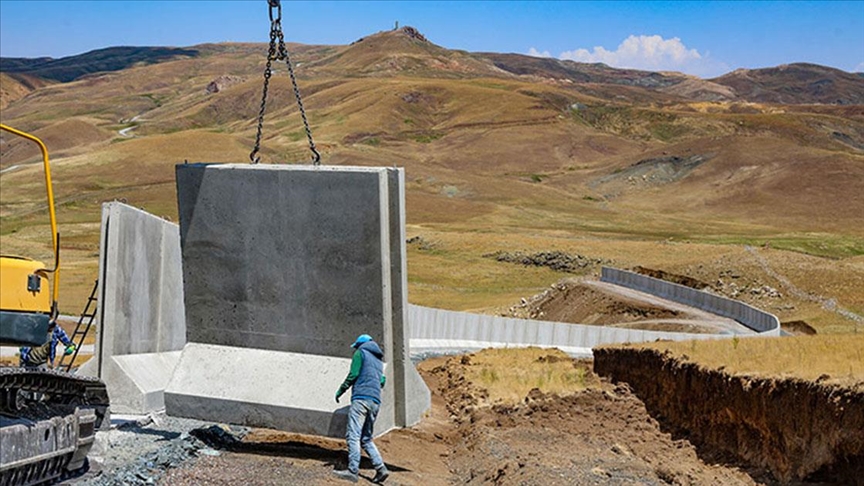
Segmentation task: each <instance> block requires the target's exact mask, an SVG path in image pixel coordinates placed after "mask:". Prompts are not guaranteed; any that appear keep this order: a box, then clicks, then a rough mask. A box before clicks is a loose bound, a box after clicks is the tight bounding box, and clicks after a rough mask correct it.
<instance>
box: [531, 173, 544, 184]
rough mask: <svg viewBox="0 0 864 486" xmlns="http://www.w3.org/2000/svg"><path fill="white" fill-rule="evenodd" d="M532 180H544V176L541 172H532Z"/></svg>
mask: <svg viewBox="0 0 864 486" xmlns="http://www.w3.org/2000/svg"><path fill="white" fill-rule="evenodd" d="M531 182H538V183H539V182H543V176H542V175H540V174H531Z"/></svg>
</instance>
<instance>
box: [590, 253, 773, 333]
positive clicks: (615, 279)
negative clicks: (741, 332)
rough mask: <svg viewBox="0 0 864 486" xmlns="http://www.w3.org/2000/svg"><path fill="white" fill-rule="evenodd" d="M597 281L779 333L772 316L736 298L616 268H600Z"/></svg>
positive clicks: (756, 329) (762, 331)
mask: <svg viewBox="0 0 864 486" xmlns="http://www.w3.org/2000/svg"><path fill="white" fill-rule="evenodd" d="M600 280H602V281H603V282H608V283H611V284H615V285H620V286H622V287H627V288H630V289H633V290H638V291H640V292H645V293H648V294H651V295H656V296H658V297H663V298H664V299H668V300H671V301H674V302H678V303H680V304H684V305H689V306H691V307H696V308H697V309H702V310H704V311H707V312H711V313H712V314H717V315H718V316H723V317H728V318H730V319H735V320H736V321H738V322H740V323H741V324H744V325H745V326H747V327H749V328H750V329H753V330H754V331H756V332H758V333H760V334H761V335H763V336H779V335H780V321H779V320H778V319H777V317H776V316H774V315H773V314H769V313H767V312H765V311H763V310H759V309H757V308H755V307H753V306H749V305H747V304H745V303H743V302H739V301H737V300H732V299H727V298H726V297H721V296H719V295H714V294H709V293H707V292H702V291H700V290H696V289H692V288H690V287H685V286H683V285H678V284H675V283H672V282H666V281H665V280H660V279H656V278H653V277H648V276H646V275H640V274H638V273H634V272H628V271H626V270H619V269H617V268H609V267H603V269H602V274H601V278H600Z"/></svg>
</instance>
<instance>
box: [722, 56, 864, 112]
mask: <svg viewBox="0 0 864 486" xmlns="http://www.w3.org/2000/svg"><path fill="white" fill-rule="evenodd" d="M711 81H712V82H714V83H717V84H722V85H724V86H729V87H731V88H732V89H734V90H735V92H736V93H738V95H739V96H741V97H742V98H744V99H746V100H748V101H757V102H765V103H781V104H797V103H825V104H834V105H861V104H864V78H862V77H861V76H859V75H857V74H852V73H847V72H845V71H841V70H839V69H833V68H829V67H825V66H818V65H815V64H805V63H796V64H784V65H782V66H777V67H773V68H764V69H738V70H735V71H733V72H731V73H729V74H725V75H723V76H720V77H719V78H714V79H712V80H711Z"/></svg>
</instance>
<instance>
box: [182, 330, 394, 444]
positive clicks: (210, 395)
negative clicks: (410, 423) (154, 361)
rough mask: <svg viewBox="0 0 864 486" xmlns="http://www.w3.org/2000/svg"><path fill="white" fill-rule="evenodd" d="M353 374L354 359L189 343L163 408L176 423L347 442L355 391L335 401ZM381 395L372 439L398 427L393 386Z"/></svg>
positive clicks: (386, 388)
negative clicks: (260, 429) (195, 421)
mask: <svg viewBox="0 0 864 486" xmlns="http://www.w3.org/2000/svg"><path fill="white" fill-rule="evenodd" d="M346 347H347V346H346ZM349 350H350V348H349ZM347 354H350V353H347ZM350 367H351V360H350V359H349V358H336V357H332V356H320V355H312V354H301V353H286V352H279V351H271V350H265V349H252V348H237V347H231V346H218V345H213V344H199V343H189V344H187V345H186V347H185V348H184V349H183V353H182V355H181V357H180V363H179V364H178V366H177V369H176V371H175V373H174V376H173V377H172V378H171V382H170V383H169V384H168V387H167V389H166V390H165V407H166V411H167V413H168V414H169V415H171V416H175V417H187V418H195V419H201V420H208V421H217V422H225V423H231V424H238V425H246V426H250V427H267V428H273V429H279V430H286V431H291V432H298V433H303V434H313V435H322V436H328V437H344V436H345V427H346V424H347V416H348V415H347V414H348V408H349V406H350V404H351V397H350V391H349V393H347V394H345V395H344V396H343V397H342V400H341V403H336V401H335V400H334V395H335V393H336V390H337V389H338V388H339V385H340V384H341V383H342V381H343V380H344V379H345V376H346V375H347V374H348V370H349V369H350ZM390 368H391V367H388V369H386V370H385V374H387V375H390V374H391V372H392V370H391V369H390ZM388 378H392V377H388ZM389 382H390V379H388V383H389ZM382 394H383V396H382V399H383V403H382V407H381V410H380V411H379V414H378V420H377V421H376V426H375V435H380V434H383V433H384V432H387V431H388V430H390V429H392V428H394V412H393V391H392V387H385V388H384V390H383V391H382Z"/></svg>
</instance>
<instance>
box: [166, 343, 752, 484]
mask: <svg viewBox="0 0 864 486" xmlns="http://www.w3.org/2000/svg"><path fill="white" fill-rule="evenodd" d="M514 352H518V351H514ZM553 358H556V359H560V358H558V357H557V356H554V357H553ZM565 359H567V358H565ZM471 366H474V365H473V364H472V360H471V359H470V357H444V358H433V359H430V360H427V361H425V362H423V363H421V364H420V366H419V368H420V371H421V374H422V376H423V378H424V380H426V382H427V384H428V385H429V387H430V389H431V390H432V393H433V395H432V397H433V400H432V410H431V411H430V412H429V413H428V414H427V416H426V417H425V418H424V419H423V421H422V422H421V423H420V424H418V425H417V426H415V427H413V428H410V429H405V430H396V431H392V432H390V433H388V434H386V435H384V436H383V437H381V438H379V439H376V443H377V445H378V446H379V449H380V450H381V451H382V454H383V456H384V458H385V461H386V462H387V464H388V467H389V468H390V469H391V471H392V475H391V477H390V479H389V480H388V482H387V484H394V485H396V484H403V485H421V484H422V485H436V484H441V485H445V484H499V485H505V484H532V485H533V484H537V485H540V484H542V485H556V484H561V485H564V484H568V485H569V484H645V485H665V484H705V485H713V484H733V485H734V484H746V485H749V484H756V483H755V482H754V480H753V479H751V478H750V477H749V476H748V475H747V474H745V473H744V472H742V471H741V470H739V469H737V468H735V467H727V466H723V465H717V464H709V463H706V462H704V461H703V460H702V459H700V458H699V456H698V454H697V451H696V449H695V448H694V447H693V445H691V444H690V443H689V442H688V441H687V440H685V439H673V438H672V437H671V436H670V435H669V434H668V433H666V432H663V431H662V430H661V428H660V426H659V425H658V423H657V422H656V421H655V420H654V419H653V418H651V416H650V415H649V414H648V412H647V411H646V409H645V406H644V405H643V403H642V402H641V401H640V400H639V399H638V398H637V397H636V396H635V395H634V394H633V393H632V392H631V391H630V389H629V387H627V386H626V385H618V386H614V385H611V384H610V383H608V382H600V381H599V380H597V378H596V376H595V377H593V380H591V383H593V385H591V386H589V388H588V389H584V390H581V391H576V392H574V393H571V394H566V395H564V396H559V395H555V394H546V393H544V392H542V391H540V390H539V389H534V390H532V391H531V392H530V393H529V394H528V396H526V397H524V399H523V400H521V401H520V402H519V403H509V404H507V403H497V404H492V403H489V399H488V394H487V393H486V392H485V390H484V389H482V388H481V387H479V386H478V385H476V384H475V383H472V382H471V381H469V380H468V379H467V378H466V376H467V375H468V371H469V368H470V367H471ZM574 367H586V368H587V367H590V363H588V362H584V361H582V362H580V361H574ZM343 444H344V443H343V442H342V441H339V440H332V439H321V438H315V437H308V436H301V435H297V434H284V433H280V432H272V431H253V432H252V433H250V434H249V435H247V436H246V438H245V439H244V441H243V443H242V444H240V445H239V446H237V447H235V448H232V450H231V451H222V454H221V455H220V456H219V457H201V458H199V459H197V460H195V461H194V462H189V463H187V464H186V465H184V466H182V467H180V468H177V469H173V470H171V471H169V472H168V473H167V475H165V476H164V477H163V478H162V479H161V483H160V484H172V485H174V484H238V483H244V484H287V483H297V482H300V483H303V484H341V483H340V482H339V481H338V480H336V479H334V478H331V477H329V471H330V470H332V469H333V468H343V467H344V466H345V462H344V461H345V453H344V445H343ZM372 474H373V471H372V469H371V466H370V465H369V464H368V463H366V462H365V461H364V463H363V464H362V465H361V476H363V477H365V478H367V479H368V478H371V476H372ZM361 482H362V480H361Z"/></svg>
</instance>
